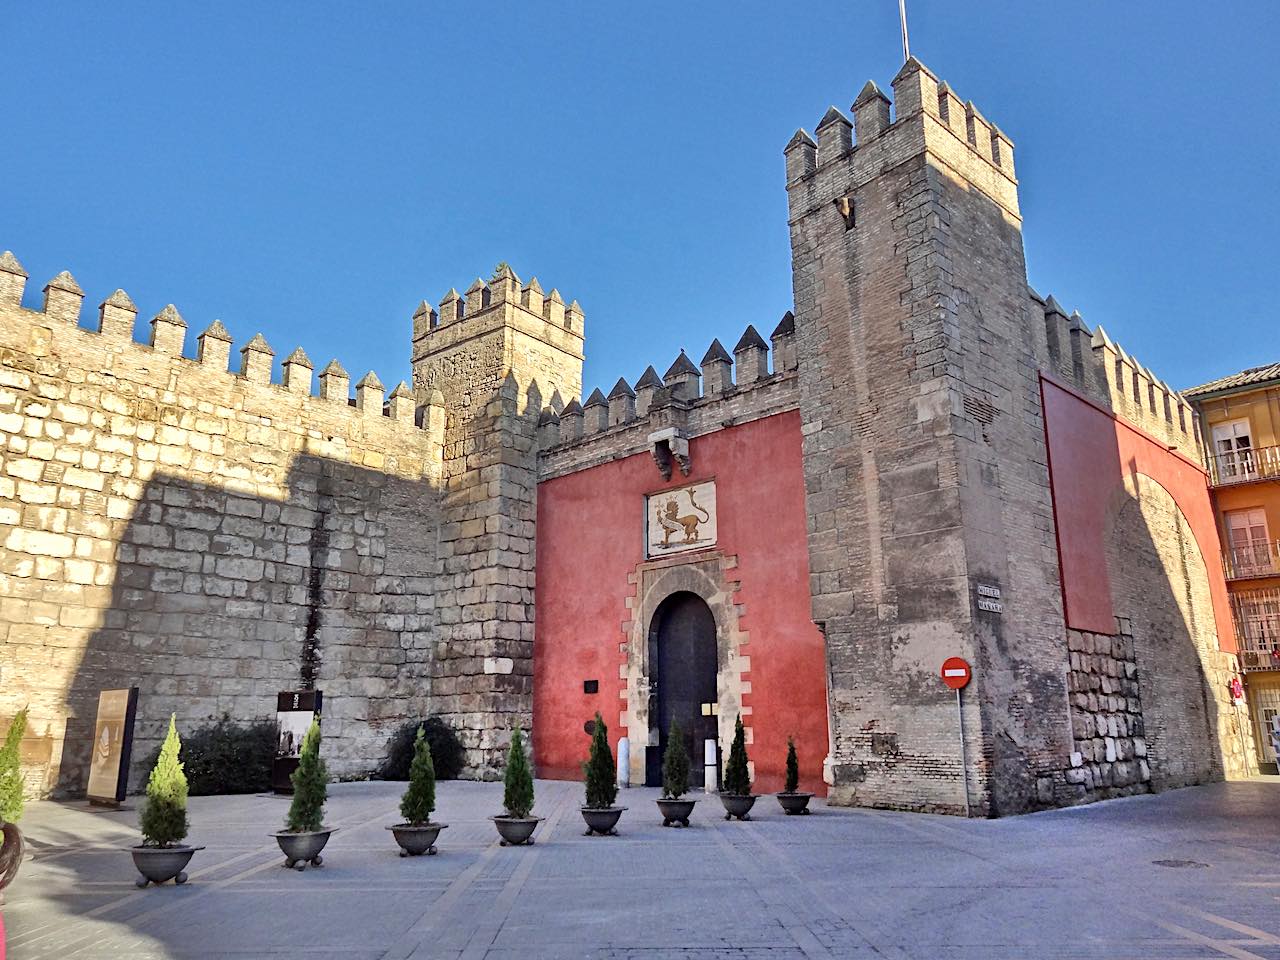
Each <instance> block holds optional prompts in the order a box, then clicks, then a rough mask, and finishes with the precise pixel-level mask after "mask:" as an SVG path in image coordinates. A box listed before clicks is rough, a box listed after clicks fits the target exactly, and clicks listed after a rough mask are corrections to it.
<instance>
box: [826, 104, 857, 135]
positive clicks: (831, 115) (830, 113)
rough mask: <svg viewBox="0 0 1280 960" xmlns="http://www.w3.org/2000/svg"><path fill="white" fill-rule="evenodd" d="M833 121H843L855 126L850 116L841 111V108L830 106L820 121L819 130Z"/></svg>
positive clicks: (845, 123)
mask: <svg viewBox="0 0 1280 960" xmlns="http://www.w3.org/2000/svg"><path fill="white" fill-rule="evenodd" d="M833 123H843V124H844V125H845V126H846V127H852V126H853V124H852V123H851V122H850V120H849V118H848V117H846V116H845V115H844V114H843V113H841V112H840V110H839V108H837V107H828V108H827V112H826V113H825V114H823V115H822V119H821V120H820V121H819V122H818V126H817V130H818V132H819V133H821V132H822V131H823V129H824V128H826V127H829V126H830V125H831V124H833Z"/></svg>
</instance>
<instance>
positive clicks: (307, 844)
mask: <svg viewBox="0 0 1280 960" xmlns="http://www.w3.org/2000/svg"><path fill="white" fill-rule="evenodd" d="M335 832H337V827H324V828H322V829H320V830H313V831H311V832H309V833H291V832H290V831H288V830H281V831H280V832H278V833H273V834H272V836H273V837H275V838H276V843H278V844H280V850H281V852H282V853H284V865H285V866H286V867H289V868H295V867H296V868H297V869H298V870H305V869H307V864H308V863H309V864H311V865H312V866H313V867H319V866H321V865H323V864H324V858H323V857H321V856H320V851H321V850H323V849H324V845H325V844H326V843H328V842H329V837H330V836H331V835H332V834H333V833H335Z"/></svg>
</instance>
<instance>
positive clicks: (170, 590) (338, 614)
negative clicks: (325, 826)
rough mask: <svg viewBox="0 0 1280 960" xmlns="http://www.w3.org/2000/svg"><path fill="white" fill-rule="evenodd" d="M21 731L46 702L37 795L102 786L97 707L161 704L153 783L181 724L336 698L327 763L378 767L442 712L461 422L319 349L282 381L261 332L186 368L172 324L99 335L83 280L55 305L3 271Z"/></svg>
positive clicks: (0, 331)
mask: <svg viewBox="0 0 1280 960" xmlns="http://www.w3.org/2000/svg"><path fill="white" fill-rule="evenodd" d="M0 279H2V280H3V281H4V282H3V283H2V284H0V445H2V447H0V519H2V520H3V534H2V536H3V541H2V542H0V716H9V715H12V713H13V712H14V711H16V710H17V709H19V708H20V707H22V706H24V705H26V704H30V706H31V723H30V725H29V727H28V741H27V743H25V744H24V759H25V760H26V761H27V766H26V769H27V771H28V776H29V780H30V782H31V785H32V788H33V792H37V793H45V792H49V791H54V790H58V791H61V792H64V793H75V792H78V791H82V790H83V788H84V785H85V781H86V766H85V764H86V760H87V757H88V749H89V743H90V739H91V735H92V725H93V722H94V716H95V711H96V706H97V695H98V691H99V690H100V689H102V688H109V687H116V686H128V685H134V684H136V685H137V686H139V687H140V688H141V690H140V698H139V716H138V725H137V740H136V741H135V748H134V757H135V769H134V771H133V778H132V785H133V787H134V788H138V787H140V786H141V785H142V783H143V782H144V780H143V779H142V778H143V777H144V776H145V771H143V770H141V769H140V768H139V766H138V764H140V763H141V761H142V759H143V758H145V757H146V756H147V754H148V753H149V752H150V750H151V749H152V748H153V747H154V746H155V745H156V744H157V742H158V737H159V735H160V734H161V732H162V728H163V726H164V723H165V721H167V719H168V715H169V713H170V712H173V713H176V714H177V716H178V721H179V725H180V727H185V728H190V727H191V726H192V725H194V724H198V723H200V722H202V721H207V720H211V719H215V718H217V717H220V716H222V715H224V714H227V715H230V716H231V717H232V718H234V719H236V720H248V719H252V718H264V717H271V716H273V715H274V710H275V694H276V692H277V691H279V690H287V689H297V688H299V687H305V686H310V685H314V686H316V687H319V688H320V689H322V690H323V691H324V693H325V696H326V710H325V723H324V730H325V747H324V754H325V756H326V759H327V760H328V762H329V764H330V768H331V770H332V771H333V772H334V773H335V774H337V775H338V776H348V775H359V774H362V773H365V772H367V771H368V770H369V769H370V768H371V767H372V766H373V765H374V764H375V763H376V762H377V760H378V759H379V758H380V757H381V756H382V753H383V749H384V746H385V741H386V737H387V735H388V734H389V732H390V730H391V728H392V727H394V726H395V725H396V724H397V723H398V722H400V721H401V720H403V719H406V718H409V717H417V716H421V715H423V712H424V711H425V710H426V709H427V706H428V703H429V698H430V695H431V679H432V670H433V664H434V662H435V659H436V652H437V650H436V640H437V637H438V607H439V603H438V593H437V590H438V570H439V562H438V559H437V557H436V552H435V549H436V536H435V534H436V528H437V524H438V518H439V496H438V491H437V488H438V484H439V474H440V470H441V444H442V441H443V431H442V430H440V429H431V425H432V424H437V425H440V424H442V423H443V417H442V415H440V414H439V413H438V412H436V411H435V410H434V409H428V410H426V411H424V413H423V415H422V419H423V421H424V422H425V423H426V424H427V428H421V427H418V426H416V425H415V410H414V403H413V400H412V398H411V396H410V395H409V393H408V390H407V388H406V387H403V385H402V386H401V387H400V388H397V390H396V391H394V392H393V393H392V395H391V398H390V400H389V401H387V402H384V391H383V388H382V385H381V383H379V382H378V380H377V378H376V377H374V376H372V375H370V376H369V377H366V378H364V379H362V380H361V381H360V383H359V385H358V386H357V390H356V396H355V398H354V400H353V399H351V398H350V395H349V378H348V377H347V375H346V373H345V371H343V370H342V369H341V367H340V366H338V365H337V364H336V362H335V363H333V364H330V365H329V367H327V368H326V369H325V370H324V371H323V372H322V373H321V376H320V396H313V395H312V365H311V362H310V360H308V359H307V358H306V356H305V354H303V353H302V352H301V351H295V353H294V354H293V355H291V356H290V357H289V358H288V359H287V360H286V361H285V363H284V367H283V376H282V378H281V382H280V383H275V382H272V379H271V374H272V365H273V364H272V356H273V355H272V353H271V349H270V347H269V346H268V345H267V344H266V341H265V340H263V339H262V337H261V336H258V337H255V338H254V339H253V340H252V341H251V342H250V343H249V344H248V345H247V346H246V347H244V348H243V349H242V350H241V351H240V352H241V364H240V372H239V373H238V374H237V373H231V372H229V371H228V357H229V354H230V348H231V337H230V335H229V334H228V333H227V332H226V330H225V328H224V327H223V326H222V325H221V324H220V323H217V322H215V323H214V324H213V325H212V326H211V327H210V328H209V329H208V330H206V331H205V333H204V334H202V335H201V337H200V338H199V340H198V353H199V359H195V360H193V359H188V358H187V357H185V356H184V355H183V346H184V340H185V333H186V325H185V321H183V319H182V317H181V315H180V314H179V313H178V311H177V310H176V309H174V308H173V307H172V306H170V307H166V308H165V309H164V310H163V311H161V313H160V314H159V315H157V317H156V318H155V319H154V320H152V322H151V326H152V335H151V337H150V342H149V343H148V344H142V343H137V342H135V341H134V339H133V327H134V321H135V318H136V313H137V308H136V307H135V306H134V305H133V303H132V301H130V300H129V298H128V297H127V296H126V295H124V294H123V292H121V291H117V292H116V294H114V295H113V296H112V297H110V298H108V299H107V300H106V301H105V302H104V303H103V304H102V306H101V308H100V311H99V318H98V323H97V325H96V326H97V327H98V329H97V330H90V329H85V328H82V327H81V326H79V325H78V323H77V321H78V318H79V313H80V306H81V300H82V297H83V294H82V293H80V292H79V288H78V287H77V286H76V285H75V283H74V280H72V279H71V278H70V276H69V275H67V274H63V275H61V277H60V278H58V279H57V280H56V281H55V282H53V283H51V284H50V285H49V287H48V288H47V290H46V298H45V305H44V309H43V310H31V309H27V308H25V307H23V306H22V303H21V297H22V289H23V285H24V281H25V274H24V273H23V271H22V269H21V267H20V266H19V265H18V264H17V261H16V260H14V259H13V258H12V256H11V255H6V256H5V257H4V258H3V259H0Z"/></svg>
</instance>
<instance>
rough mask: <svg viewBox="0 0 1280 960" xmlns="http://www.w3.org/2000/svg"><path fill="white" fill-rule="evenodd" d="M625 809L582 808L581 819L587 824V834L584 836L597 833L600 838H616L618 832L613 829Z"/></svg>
mask: <svg viewBox="0 0 1280 960" xmlns="http://www.w3.org/2000/svg"><path fill="white" fill-rule="evenodd" d="M625 809H627V808H626V807H583V808H582V819H583V820H585V821H586V822H587V832H586V833H585V834H584V836H588V837H589V836H591V835H592V834H593V833H598V834H599V835H600V836H602V837H616V836H617V835H618V831H617V830H616V829H615V827H617V825H618V820H619V818H620V817H621V816H622V811H623V810H625Z"/></svg>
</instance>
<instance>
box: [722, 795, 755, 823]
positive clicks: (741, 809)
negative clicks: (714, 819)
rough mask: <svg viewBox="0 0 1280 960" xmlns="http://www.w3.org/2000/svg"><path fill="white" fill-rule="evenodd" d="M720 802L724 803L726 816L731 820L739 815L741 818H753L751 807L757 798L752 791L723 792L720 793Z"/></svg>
mask: <svg viewBox="0 0 1280 960" xmlns="http://www.w3.org/2000/svg"><path fill="white" fill-rule="evenodd" d="M720 802H721V803H723V804H724V818H725V819H726V820H731V819H733V818H734V817H737V818H738V819H739V820H750V819H751V808H752V807H753V806H754V805H755V802H756V798H755V796H754V795H753V794H750V793H746V794H743V793H722V794H720Z"/></svg>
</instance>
